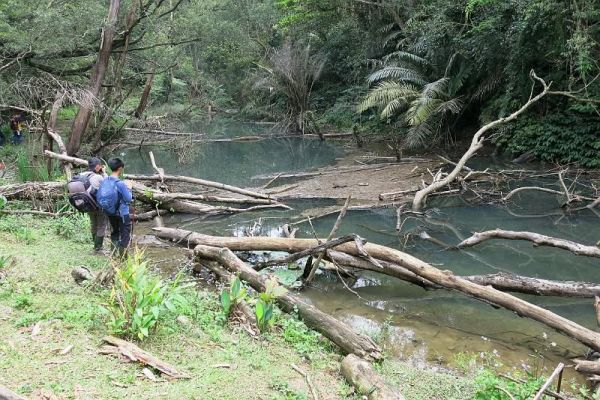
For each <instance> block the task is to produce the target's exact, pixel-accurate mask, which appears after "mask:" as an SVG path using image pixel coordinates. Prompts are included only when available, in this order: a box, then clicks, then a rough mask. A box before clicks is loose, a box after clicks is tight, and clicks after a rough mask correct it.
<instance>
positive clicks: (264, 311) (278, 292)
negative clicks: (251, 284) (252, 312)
mask: <svg viewBox="0 0 600 400" xmlns="http://www.w3.org/2000/svg"><path fill="white" fill-rule="evenodd" d="M265 286H266V287H265V291H264V293H261V294H260V295H259V298H258V301H257V302H256V322H257V323H258V328H259V329H260V330H261V331H262V332H264V331H266V330H268V329H269V328H270V327H271V326H273V324H274V323H275V319H274V318H273V310H274V307H275V300H276V299H277V298H278V297H281V296H283V295H284V294H286V293H287V289H286V288H284V287H283V286H280V285H279V283H277V280H276V279H269V280H267V282H266V285H265Z"/></svg>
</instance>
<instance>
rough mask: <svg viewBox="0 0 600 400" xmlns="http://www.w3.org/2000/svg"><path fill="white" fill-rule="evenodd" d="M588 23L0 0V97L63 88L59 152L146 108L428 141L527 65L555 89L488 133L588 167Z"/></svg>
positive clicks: (514, 80)
mask: <svg viewBox="0 0 600 400" xmlns="http://www.w3.org/2000/svg"><path fill="white" fill-rule="evenodd" d="M111 10H112V17H111ZM111 18H112V19H111ZM111 21H113V22H114V24H113V23H112V22H111ZM599 22H600V2H599V1H598V0H591V1H583V0H573V1H550V0H461V1H446V0H428V1H419V0H372V1H371V0H305V1H301V0H239V1H233V0H145V1H130V0H123V1H118V0H111V1H101V2H99V1H92V0H77V1H75V0H71V1H69V0H49V1H44V2H39V1H36V0H6V1H3V2H2V3H1V4H0V73H1V75H0V103H1V104H2V105H4V106H7V105H11V106H19V107H24V108H27V109H32V110H44V109H46V110H48V109H50V108H51V105H52V104H53V103H54V102H55V101H56V97H57V93H65V92H66V93H69V94H70V95H69V96H66V98H65V99H64V103H63V104H62V106H63V107H68V106H72V107H74V108H75V109H77V110H78V111H77V116H76V118H75V121H76V122H77V123H78V124H79V125H77V124H76V123H74V125H73V128H72V132H71V136H73V135H74V134H75V133H76V132H79V135H81V137H80V138H79V139H80V140H79V142H78V141H77V140H73V137H71V139H72V140H70V141H69V150H70V152H71V153H77V151H78V150H79V146H80V145H82V144H84V145H87V144H92V146H94V145H98V143H100V142H102V141H106V140H110V137H111V135H114V134H115V132H117V131H118V128H119V127H120V126H122V125H123V124H124V123H125V121H128V120H132V119H134V120H135V119H141V118H143V115H144V111H145V109H146V107H147V106H148V107H149V109H151V110H152V113H156V114H164V113H166V112H169V113H170V114H172V115H179V116H181V117H182V118H196V117H197V115H198V114H199V113H200V112H203V110H205V109H206V108H207V107H210V109H211V110H217V111H219V110H223V111H228V112H236V113H239V115H240V117H241V118H246V119H250V120H268V121H276V122H281V123H282V126H283V127H284V128H285V129H287V130H289V131H300V132H303V133H306V132H321V131H323V130H326V129H335V130H350V129H355V130H358V131H362V132H368V133H369V134H372V135H373V136H374V137H376V138H383V139H385V140H387V141H389V142H390V143H392V144H393V145H394V146H396V147H398V148H401V149H405V148H406V149H410V148H426V147H428V146H441V145H447V144H451V143H454V142H455V141H456V140H460V139H463V138H468V137H469V136H470V135H471V134H472V133H473V132H474V130H476V128H477V127H478V126H480V125H481V124H484V123H486V122H488V121H491V120H494V119H496V118H498V117H501V116H505V115H508V114H510V113H511V112H512V111H514V110H515V109H517V108H518V107H519V106H520V105H521V104H523V103H524V102H525V101H526V100H527V98H528V97H529V95H530V93H531V87H532V81H531V79H530V74H529V73H530V71H531V70H532V69H533V70H535V71H536V73H537V75H538V76H541V77H543V78H544V79H545V80H546V81H547V82H552V89H553V91H554V94H553V95H549V96H547V97H546V98H545V99H543V101H541V102H539V103H538V104H536V105H535V107H532V108H531V109H530V110H529V111H528V113H527V114H526V115H524V116H523V117H522V118H519V119H518V120H516V121H514V122H513V123H511V124H508V125H506V126H504V127H502V128H501V129H498V130H496V131H495V132H494V135H493V138H492V140H493V142H494V143H495V144H496V145H497V146H498V147H499V148H500V149H501V150H506V151H508V152H509V153H511V154H513V155H519V154H522V153H525V152H531V153H533V154H534V155H535V156H537V157H538V158H540V159H542V160H547V161H553V162H561V163H570V162H576V163H579V164H580V165H583V166H588V167H598V166H600V156H599V155H598V154H600V133H599V132H598V128H599V126H600V125H599V122H600V114H599V111H598V104H599V103H600V100H599V98H600V97H599V96H598V95H599V94H600V83H599V81H598V79H597V77H598V74H599V73H600V67H599V65H598V60H599V59H600V57H599V51H600V49H599V46H598V44H599V40H600V33H599V26H600V25H599ZM113 28H114V29H113ZM107 35H108V36H107ZM107 39H111V40H110V41H111V43H110V47H109V48H108V51H106V50H107V47H106V44H107V42H108V40H107ZM102 49H104V50H105V52H106V53H107V54H105V55H106V60H105V61H106V65H105V71H102V68H99V67H101V64H102V63H100V62H99V61H101V59H102V53H103V51H102ZM99 72H100V73H99ZM98 78H100V79H98ZM94 85H96V86H97V89H98V90H97V93H96V91H95V90H91V89H93V87H94ZM144 89H146V90H144ZM90 91H91V93H92V94H93V95H94V96H92V97H93V99H92V101H91V102H92V103H93V104H89V103H90V98H87V97H86V96H84V95H82V93H84V94H85V93H89V92H90ZM145 92H147V93H146V96H144V93H145ZM563 92H567V93H563ZM81 109H89V111H90V113H89V115H87V116H86V115H82V114H83V113H82V111H81ZM92 116H93V118H91V117H92Z"/></svg>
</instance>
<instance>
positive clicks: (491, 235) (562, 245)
mask: <svg viewBox="0 0 600 400" xmlns="http://www.w3.org/2000/svg"><path fill="white" fill-rule="evenodd" d="M490 239H508V240H529V241H530V242H533V245H534V246H550V247H558V248H559V249H563V250H569V251H570V252H571V253H573V254H577V255H578V256H586V257H600V248H599V247H597V246H587V245H584V244H581V243H577V242H573V241H571V240H566V239H560V238H555V237H552V236H546V235H541V234H539V233H534V232H525V231H521V232H518V231H505V230H503V229H494V230H491V231H485V232H478V233H475V234H473V236H471V237H468V238H466V239H465V240H463V241H462V242H460V243H459V244H458V245H457V246H456V247H458V248H459V249H462V248H465V247H471V246H475V245H477V244H479V243H481V242H484V241H486V240H490Z"/></svg>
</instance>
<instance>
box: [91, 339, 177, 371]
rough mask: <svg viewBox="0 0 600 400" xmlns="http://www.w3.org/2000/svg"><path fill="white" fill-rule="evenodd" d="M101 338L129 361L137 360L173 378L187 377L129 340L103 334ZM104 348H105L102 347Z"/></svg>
mask: <svg viewBox="0 0 600 400" xmlns="http://www.w3.org/2000/svg"><path fill="white" fill-rule="evenodd" d="M102 340H103V341H105V342H106V343H108V344H110V345H111V346H113V347H114V351H115V352H118V353H120V354H121V355H123V356H124V357H125V358H127V359H129V360H130V361H137V362H139V363H140V364H143V365H149V366H151V367H153V368H155V369H157V370H158V371H160V372H162V373H163V374H165V375H167V376H169V377H171V378H174V379H179V378H187V376H186V375H184V374H182V373H180V372H179V371H177V369H175V367H173V366H171V365H169V364H167V363H165V362H164V361H162V360H160V359H158V358H156V357H155V356H153V355H152V354H150V353H148V352H147V351H145V350H142V349H140V348H139V347H138V346H136V345H135V344H133V343H131V342H128V341H126V340H123V339H119V338H116V337H114V336H105V337H104V338H103V339H102ZM105 347H110V346H105ZM104 350H106V349H104Z"/></svg>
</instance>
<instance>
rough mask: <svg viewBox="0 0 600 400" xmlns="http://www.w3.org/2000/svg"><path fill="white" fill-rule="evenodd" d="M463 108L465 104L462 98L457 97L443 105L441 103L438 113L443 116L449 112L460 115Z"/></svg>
mask: <svg viewBox="0 0 600 400" xmlns="http://www.w3.org/2000/svg"><path fill="white" fill-rule="evenodd" d="M462 107H463V102H462V100H461V98H460V97H455V98H453V99H450V100H447V101H444V102H443V103H441V104H440V105H439V106H438V108H437V110H436V111H437V112H438V113H441V114H445V113H447V112H450V113H452V114H458V113H459V112H460V110H462Z"/></svg>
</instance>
